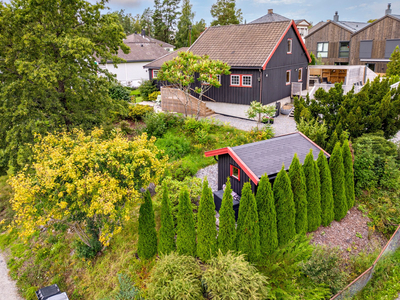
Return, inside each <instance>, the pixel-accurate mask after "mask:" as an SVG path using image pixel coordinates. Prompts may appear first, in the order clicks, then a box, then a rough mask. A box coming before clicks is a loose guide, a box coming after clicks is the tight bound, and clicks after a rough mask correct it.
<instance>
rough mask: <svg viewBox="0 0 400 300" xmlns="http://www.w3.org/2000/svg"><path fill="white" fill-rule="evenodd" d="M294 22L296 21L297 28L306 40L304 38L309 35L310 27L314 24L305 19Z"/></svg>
mask: <svg viewBox="0 0 400 300" xmlns="http://www.w3.org/2000/svg"><path fill="white" fill-rule="evenodd" d="M294 22H295V23H296V26H297V29H298V30H299V33H300V36H301V37H302V38H303V42H304V41H305V39H304V38H305V37H306V36H307V35H308V28H310V27H311V26H312V24H311V23H309V22H307V21H306V20H304V19H301V20H294Z"/></svg>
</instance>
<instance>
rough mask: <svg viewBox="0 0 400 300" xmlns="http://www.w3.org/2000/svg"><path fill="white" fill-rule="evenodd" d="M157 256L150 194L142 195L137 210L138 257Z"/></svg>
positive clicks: (147, 192) (154, 223)
mask: <svg viewBox="0 0 400 300" xmlns="http://www.w3.org/2000/svg"><path fill="white" fill-rule="evenodd" d="M156 254H157V232H156V222H155V221H154V210H153V204H152V201H151V195H150V192H149V191H148V190H147V191H146V192H145V194H144V202H143V203H142V205H141V206H140V210H139V241H138V255H139V257H140V258H144V259H149V258H152V257H153V256H154V255H156Z"/></svg>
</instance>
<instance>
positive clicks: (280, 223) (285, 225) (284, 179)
mask: <svg viewBox="0 0 400 300" xmlns="http://www.w3.org/2000/svg"><path fill="white" fill-rule="evenodd" d="M273 191H274V197H275V207H276V227H277V232H278V244H279V245H284V244H286V243H287V242H289V241H290V240H291V239H292V238H293V237H294V236H295V235H296V226H295V219H296V211H295V207H294V201H293V192H292V187H291V185H290V178H289V176H288V174H287V173H286V171H285V167H284V166H282V169H281V170H280V171H279V173H278V175H277V176H276V179H275V182H274V186H273Z"/></svg>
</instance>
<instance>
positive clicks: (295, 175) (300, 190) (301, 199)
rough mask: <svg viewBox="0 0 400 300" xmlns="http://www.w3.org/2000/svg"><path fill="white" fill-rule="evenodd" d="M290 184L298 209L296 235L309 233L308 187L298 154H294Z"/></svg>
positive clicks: (290, 171) (290, 169) (290, 170)
mask: <svg viewBox="0 0 400 300" xmlns="http://www.w3.org/2000/svg"><path fill="white" fill-rule="evenodd" d="M289 178H290V184H291V186H292V191H293V201H294V205H295V209H296V233H298V234H300V233H301V234H303V233H306V232H307V228H308V219H307V187H306V179H305V177H304V171H303V167H302V166H301V164H300V161H299V158H298V156H297V153H295V154H294V157H293V160H292V163H291V165H290V168H289Z"/></svg>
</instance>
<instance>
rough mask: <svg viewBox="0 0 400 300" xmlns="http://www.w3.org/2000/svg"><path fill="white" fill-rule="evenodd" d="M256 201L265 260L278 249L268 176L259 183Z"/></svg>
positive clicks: (273, 207) (263, 177)
mask: <svg viewBox="0 0 400 300" xmlns="http://www.w3.org/2000/svg"><path fill="white" fill-rule="evenodd" d="M256 201H257V212H258V221H259V223H260V254H261V258H262V259H265V258H266V257H267V256H268V255H270V254H271V253H272V252H274V251H275V249H276V248H277V247H278V232H277V228H276V211H275V203H274V193H273V192H272V188H271V183H270V182H269V179H268V175H266V174H264V175H263V176H262V177H261V179H260V182H259V183H258V189H257V194H256Z"/></svg>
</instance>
